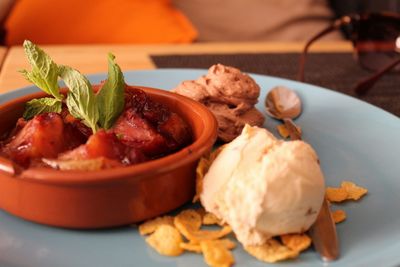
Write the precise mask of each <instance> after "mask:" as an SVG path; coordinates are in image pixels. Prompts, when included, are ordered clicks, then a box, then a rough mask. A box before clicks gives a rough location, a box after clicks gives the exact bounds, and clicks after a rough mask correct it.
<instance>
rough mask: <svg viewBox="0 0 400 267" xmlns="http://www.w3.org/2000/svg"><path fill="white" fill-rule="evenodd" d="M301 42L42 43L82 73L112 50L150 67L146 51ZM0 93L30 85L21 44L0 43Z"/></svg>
mask: <svg viewBox="0 0 400 267" xmlns="http://www.w3.org/2000/svg"><path fill="white" fill-rule="evenodd" d="M303 45H304V44H303V43H272V42H250V43H247V42H246V43H195V44H184V45H177V44H171V45H43V46H41V47H42V48H43V49H44V50H45V51H46V52H47V53H48V54H49V55H50V56H51V57H52V58H53V59H54V61H55V62H57V63H59V64H63V65H68V66H71V67H73V68H76V69H78V70H79V71H81V72H82V73H84V74H91V73H99V72H107V53H108V52H112V53H113V54H114V55H115V56H116V61H117V62H118V64H119V65H120V66H121V68H122V70H137V69H154V68H155V65H154V64H153V62H152V61H151V58H150V55H168V54H207V53H208V54H212V53H221V54H222V53H284V52H300V51H301V50H302V48H303ZM351 49H352V48H351V44H350V43H349V42H344V41H339V42H321V43H317V44H315V45H314V46H313V47H312V49H311V52H350V51H351ZM0 59H1V64H2V65H1V71H0V93H4V92H8V91H11V90H14V89H18V88H21V87H24V86H27V85H30V83H29V82H27V81H26V80H25V79H24V78H23V77H22V75H21V74H20V73H19V72H18V70H21V69H24V68H28V69H29V65H28V62H27V60H26V58H25V55H24V53H23V49H22V47H21V46H19V47H17V46H16V47H11V48H4V47H0Z"/></svg>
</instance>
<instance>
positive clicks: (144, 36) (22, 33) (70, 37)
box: [6, 0, 197, 45]
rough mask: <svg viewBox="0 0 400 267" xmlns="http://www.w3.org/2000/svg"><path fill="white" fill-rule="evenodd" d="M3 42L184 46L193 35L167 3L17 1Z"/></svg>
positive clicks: (131, 0)
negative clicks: (179, 44) (165, 44)
mask: <svg viewBox="0 0 400 267" xmlns="http://www.w3.org/2000/svg"><path fill="white" fill-rule="evenodd" d="M6 30H7V36H6V44H7V45H16V44H21V43H22V42H23V41H24V40H25V39H29V40H31V41H33V42H35V43H38V44H60V43H64V44H83V43H188V42H192V41H193V40H194V39H195V38H196V36H197V32H196V30H195V29H194V28H193V26H192V25H191V23H190V22H189V21H188V19H187V18H186V17H185V16H184V15H183V14H182V13H181V12H180V11H178V10H177V9H175V8H174V7H173V6H172V5H171V2H170V0H66V1H62V0H19V1H17V4H16V5H15V7H14V9H13V10H12V13H11V14H10V16H9V18H8V19H7V21H6Z"/></svg>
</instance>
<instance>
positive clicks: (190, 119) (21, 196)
mask: <svg viewBox="0 0 400 267" xmlns="http://www.w3.org/2000/svg"><path fill="white" fill-rule="evenodd" d="M139 88H140V89H142V90H144V91H145V92H146V93H147V94H148V95H149V97H150V98H151V99H153V100H154V101H157V102H160V103H163V104H165V105H166V106H168V107H169V108H170V109H171V110H172V111H174V112H176V113H178V114H179V115H180V116H181V117H182V118H183V119H184V120H185V121H186V122H187V123H188V124H189V125H190V127H191V129H192V134H193V140H194V141H193V143H192V144H191V145H189V146H187V147H185V148H183V149H181V150H180V151H178V152H176V153H174V154H171V155H168V156H165V157H162V158H160V159H157V160H152V161H148V162H145V163H141V164H137V165H133V166H128V167H121V168H114V169H108V170H102V171H92V172H82V171H58V170H53V169H45V168H33V169H28V170H26V171H23V172H22V173H20V174H18V175H12V174H10V173H9V172H7V165H4V166H3V163H1V161H0V208H1V209H4V210H5V211H7V212H9V213H11V214H13V215H15V216H18V217H21V218H24V219H26V220H30V221H34V222H37V223H42V224H47V225H52V226H59V227H66V228H81V229H85V228H86V229H88V228H104V227H114V226H120V225H126V224H130V223H135V222H139V221H142V220H145V219H148V218H151V217H154V216H157V215H160V214H162V213H166V212H168V211H171V210H173V209H175V208H177V207H179V206H181V205H182V204H184V203H186V202H188V201H189V200H191V198H192V197H193V195H194V188H195V169H196V165H197V162H198V160H199V158H200V157H201V156H202V155H204V154H205V153H207V152H208V151H210V150H211V148H212V146H213V144H214V142H215V140H216V137H217V122H216V120H215V117H214V116H213V114H212V113H211V112H210V111H209V110H208V109H207V108H206V107H205V106H203V105H202V104H200V103H198V102H196V101H193V100H191V99H189V98H186V97H183V96H180V95H177V94H174V93H170V92H167V91H163V90H158V89H153V88H145V87H139ZM43 96H45V95H44V94H43V93H34V94H30V95H26V96H23V97H19V98H17V99H15V100H12V101H10V102H8V103H6V104H4V105H1V106H0V125H1V126H2V127H1V129H0V136H2V135H3V134H4V133H5V132H7V131H9V130H10V129H12V128H13V127H14V125H15V123H16V121H17V119H18V118H19V117H21V115H22V113H23V109H24V103H26V102H27V101H29V100H30V99H33V98H38V97H43Z"/></svg>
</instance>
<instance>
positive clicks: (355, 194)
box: [341, 181, 368, 200]
mask: <svg viewBox="0 0 400 267" xmlns="http://www.w3.org/2000/svg"><path fill="white" fill-rule="evenodd" d="M341 187H342V188H344V189H345V190H346V191H347V194H348V196H347V199H352V200H359V199H360V198H361V197H362V196H364V195H365V194H366V193H367V192H368V190H367V189H366V188H363V187H360V186H357V185H356V184H355V183H352V182H347V181H344V182H342V184H341Z"/></svg>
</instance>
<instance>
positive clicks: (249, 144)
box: [200, 125, 325, 245]
mask: <svg viewBox="0 0 400 267" xmlns="http://www.w3.org/2000/svg"><path fill="white" fill-rule="evenodd" d="M324 193H325V185H324V177H323V174H322V172H321V169H320V166H319V163H318V157H317V154H316V153H315V151H314V150H313V149H312V148H311V146H310V145H308V144H307V143H305V142H303V141H290V142H285V141H281V140H278V139H276V138H275V137H274V136H273V135H272V134H271V133H269V132H268V131H267V130H265V129H263V128H258V127H251V126H248V125H246V126H245V128H244V129H243V131H242V134H241V135H240V136H238V137H237V138H236V139H234V140H233V141H232V142H231V143H229V144H228V145H226V147H225V148H224V149H223V150H222V151H221V153H220V154H219V155H218V157H217V158H216V159H215V161H214V162H213V164H212V165H211V167H210V169H209V171H208V173H207V174H206V175H205V177H204V185H203V190H202V193H201V195H200V200H201V203H202V204H203V206H204V207H205V209H206V210H207V211H210V212H212V213H214V214H215V215H217V216H218V217H220V218H221V219H223V220H224V221H226V222H227V223H228V224H229V225H230V226H231V227H232V229H233V231H234V232H235V234H236V236H237V238H238V240H239V241H240V242H241V243H243V244H245V245H256V244H262V243H263V242H265V241H266V240H267V239H268V238H270V237H271V236H275V235H280V234H286V233H300V232H304V231H306V230H307V229H308V228H309V227H310V226H311V225H312V224H313V223H314V221H315V220H316V217H317V215H318V211H319V209H320V207H321V204H322V201H323V198H324Z"/></svg>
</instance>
